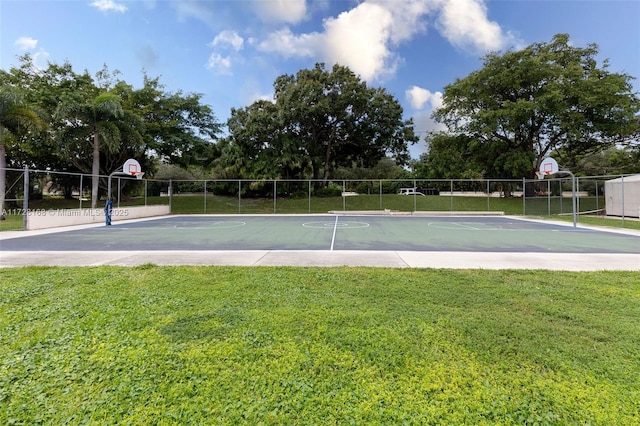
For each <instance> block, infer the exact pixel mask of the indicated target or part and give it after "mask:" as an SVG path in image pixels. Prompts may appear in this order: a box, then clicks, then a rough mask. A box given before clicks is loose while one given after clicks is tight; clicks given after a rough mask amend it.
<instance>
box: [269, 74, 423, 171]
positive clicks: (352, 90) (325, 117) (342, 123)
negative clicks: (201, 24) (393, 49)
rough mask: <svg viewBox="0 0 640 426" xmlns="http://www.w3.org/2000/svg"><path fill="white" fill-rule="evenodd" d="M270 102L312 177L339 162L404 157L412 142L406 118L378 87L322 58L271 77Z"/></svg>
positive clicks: (365, 164)
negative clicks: (310, 66) (328, 64)
mask: <svg viewBox="0 0 640 426" xmlns="http://www.w3.org/2000/svg"><path fill="white" fill-rule="evenodd" d="M274 86H275V99H276V106H277V108H278V111H279V113H280V119H281V120H282V123H284V124H285V125H286V126H287V128H286V131H287V133H288V134H290V135H291V136H292V139H293V140H296V141H297V142H298V144H300V146H301V147H302V148H303V149H304V150H305V153H306V155H308V157H309V159H310V162H311V167H312V174H313V176H312V177H313V178H314V179H320V178H321V179H322V180H323V181H325V182H326V181H327V180H328V179H329V177H330V176H331V172H332V171H333V170H335V168H337V167H339V166H346V167H351V166H358V167H372V166H374V165H375V164H376V163H377V162H378V161H379V160H380V159H381V158H383V157H385V156H387V155H391V156H392V157H394V159H395V160H396V161H397V162H398V164H406V162H407V161H408V160H409V154H408V144H410V143H411V144H413V143H415V142H417V137H416V136H415V134H414V132H413V124H412V122H411V120H409V121H404V120H403V118H402V113H403V111H402V107H401V106H400V104H399V103H398V102H397V101H396V100H395V99H394V98H393V96H392V95H390V94H389V93H387V92H386V91H385V90H384V89H382V88H369V87H367V85H366V83H365V82H363V81H361V80H360V78H359V77H358V76H356V75H355V74H354V73H353V72H352V71H351V70H349V68H347V67H344V66H340V65H334V66H333V69H332V70H331V71H330V72H329V71H327V70H326V69H325V67H324V64H316V66H315V68H313V69H311V70H307V69H305V70H301V71H299V72H298V73H297V74H296V75H295V76H292V75H284V76H280V77H278V78H277V79H276V82H275V85H274Z"/></svg>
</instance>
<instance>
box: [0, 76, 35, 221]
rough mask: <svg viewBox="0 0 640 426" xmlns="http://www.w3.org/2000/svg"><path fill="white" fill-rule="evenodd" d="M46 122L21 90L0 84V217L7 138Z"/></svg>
mask: <svg viewBox="0 0 640 426" xmlns="http://www.w3.org/2000/svg"><path fill="white" fill-rule="evenodd" d="M45 126H46V122H45V121H44V120H43V119H42V117H41V116H40V115H39V114H38V112H37V111H36V110H35V109H34V108H33V107H31V106H29V105H28V104H27V103H26V102H25V100H24V94H23V93H22V91H21V90H20V89H18V88H15V87H10V86H0V218H4V210H5V209H4V207H5V206H4V201H5V192H6V181H7V174H6V173H7V155H6V141H7V139H10V138H12V139H16V138H20V137H21V136H22V135H24V134H26V133H28V132H30V131H33V130H34V129H38V128H43V127H45Z"/></svg>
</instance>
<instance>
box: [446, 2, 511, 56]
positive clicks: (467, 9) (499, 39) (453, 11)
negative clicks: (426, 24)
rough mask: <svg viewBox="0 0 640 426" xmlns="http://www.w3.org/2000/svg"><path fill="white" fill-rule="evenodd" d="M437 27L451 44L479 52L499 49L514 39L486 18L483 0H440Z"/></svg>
mask: <svg viewBox="0 0 640 426" xmlns="http://www.w3.org/2000/svg"><path fill="white" fill-rule="evenodd" d="M437 27H438V30H439V32H440V33H441V34H442V35H443V36H444V37H445V38H446V39H447V40H449V42H450V43H451V44H453V45H454V46H456V47H459V48H463V49H469V48H470V49H472V50H474V51H479V52H487V51H497V50H502V49H503V48H505V46H507V45H508V44H509V43H511V42H514V41H515V40H514V37H512V35H511V34H509V33H507V34H505V33H504V32H503V31H502V28H501V27H500V25H499V24H498V23H496V22H494V21H490V20H489V18H488V16H487V7H486V5H485V3H484V1H483V0H449V1H445V2H443V3H442V9H441V12H440V15H439V18H438V24H437Z"/></svg>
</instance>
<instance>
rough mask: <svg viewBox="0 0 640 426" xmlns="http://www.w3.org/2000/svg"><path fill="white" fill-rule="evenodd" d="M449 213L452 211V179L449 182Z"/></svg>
mask: <svg viewBox="0 0 640 426" xmlns="http://www.w3.org/2000/svg"><path fill="white" fill-rule="evenodd" d="M449 191H450V192H449V211H453V179H451V180H450V181H449Z"/></svg>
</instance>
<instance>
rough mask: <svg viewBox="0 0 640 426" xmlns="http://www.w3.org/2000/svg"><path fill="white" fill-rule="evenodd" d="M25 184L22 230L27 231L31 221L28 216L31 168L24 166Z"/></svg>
mask: <svg viewBox="0 0 640 426" xmlns="http://www.w3.org/2000/svg"><path fill="white" fill-rule="evenodd" d="M23 182H24V183H23V188H22V190H23V192H24V198H23V199H22V215H23V216H22V229H23V230H24V231H26V230H27V224H28V221H29V215H28V214H27V212H28V211H29V168H28V167H27V166H24V176H23Z"/></svg>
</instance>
